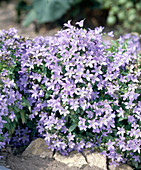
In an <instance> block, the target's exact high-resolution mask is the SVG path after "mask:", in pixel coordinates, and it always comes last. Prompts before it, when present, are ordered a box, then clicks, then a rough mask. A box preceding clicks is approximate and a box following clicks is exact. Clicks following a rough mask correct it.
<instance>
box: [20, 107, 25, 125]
mask: <svg viewBox="0 0 141 170" xmlns="http://www.w3.org/2000/svg"><path fill="white" fill-rule="evenodd" d="M20 115H21V120H22V123H23V124H24V123H25V122H26V115H25V113H24V111H23V110H21V111H20Z"/></svg>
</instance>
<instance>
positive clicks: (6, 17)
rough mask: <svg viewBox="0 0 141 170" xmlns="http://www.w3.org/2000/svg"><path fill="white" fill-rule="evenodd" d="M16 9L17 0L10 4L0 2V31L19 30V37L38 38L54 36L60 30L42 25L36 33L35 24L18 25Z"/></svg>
mask: <svg viewBox="0 0 141 170" xmlns="http://www.w3.org/2000/svg"><path fill="white" fill-rule="evenodd" d="M15 8H16V1H15V0H13V1H10V2H9V3H7V2H5V1H2V2H1V0H0V30H2V29H5V30H8V29H9V28H16V29H17V30H18V34H19V35H22V36H25V37H30V38H35V37H36V36H52V35H54V34H55V33H56V32H57V31H58V30H59V29H60V28H58V27H55V26H50V25H44V24H42V25H41V26H40V29H39V30H38V32H36V27H35V24H30V25H29V26H28V27H23V26H22V22H21V23H17V15H16V10H15ZM23 17H24V16H23Z"/></svg>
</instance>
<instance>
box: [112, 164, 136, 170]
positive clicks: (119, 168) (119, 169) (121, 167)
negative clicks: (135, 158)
mask: <svg viewBox="0 0 141 170" xmlns="http://www.w3.org/2000/svg"><path fill="white" fill-rule="evenodd" d="M109 170H133V169H132V168H131V167H130V166H129V165H126V164H120V165H119V166H116V167H114V166H113V165H110V166H109Z"/></svg>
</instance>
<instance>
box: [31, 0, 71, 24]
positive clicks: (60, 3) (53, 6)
mask: <svg viewBox="0 0 141 170" xmlns="http://www.w3.org/2000/svg"><path fill="white" fill-rule="evenodd" d="M33 7H34V9H35V12H36V19H37V22H38V23H39V24H41V23H44V22H52V21H55V20H57V19H59V18H60V17H62V16H63V15H64V14H65V13H66V11H67V10H68V9H69V8H70V7H71V5H70V2H69V1H67V0H53V1H49V2H48V3H47V2H46V0H40V1H39V0H34V1H33ZM41 11H42V12H41Z"/></svg>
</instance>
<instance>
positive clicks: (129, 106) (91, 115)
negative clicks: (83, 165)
mask: <svg viewBox="0 0 141 170" xmlns="http://www.w3.org/2000/svg"><path fill="white" fill-rule="evenodd" d="M83 22H84V20H82V21H80V22H77V23H76V26H73V25H71V21H68V23H66V24H64V26H65V29H63V30H61V31H59V32H58V33H57V34H56V35H55V36H54V37H36V38H35V39H33V40H30V39H25V38H23V37H18V36H17V34H16V32H15V29H10V30H9V31H2V32H1V35H0V42H1V44H0V50H1V51H0V52H1V53H0V56H1V58H0V59H1V63H5V64H2V65H1V82H0V84H1V91H0V93H1V94H0V101H1V102H0V119H1V122H0V134H1V137H2V136H3V137H4V135H5V134H7V133H6V132H8V134H10V130H11V128H10V127H14V126H15V127H17V126H18V125H20V123H19V122H21V123H24V124H27V123H28V121H29V120H30V121H31V120H32V121H33V122H35V124H36V128H37V130H38V133H40V135H42V137H43V138H44V139H45V141H46V143H47V145H48V146H49V148H50V149H52V150H53V151H54V150H56V151H59V152H60V153H61V154H63V155H68V154H69V152H71V151H73V150H76V151H78V152H83V150H84V149H85V148H89V149H91V150H95V149H98V150H99V151H100V152H101V153H102V154H103V155H104V156H106V157H107V158H109V159H110V164H113V165H114V166H116V165H119V163H120V162H123V163H125V162H128V163H131V164H132V165H133V166H134V167H136V168H140V167H139V164H140V160H141V157H140V142H141V128H140V127H141V126H140V125H141V116H140V113H141V97H140V93H141V90H140V74H141V67H140V54H139V51H140V43H139V37H137V36H134V35H130V34H127V35H126V36H124V37H120V38H119V39H118V40H116V41H112V42H111V43H108V42H107V41H105V40H104V36H105V33H103V27H99V28H95V29H94V30H91V29H88V30H86V29H83ZM108 35H109V36H112V37H113V36H114V35H113V32H110V33H108ZM13 131H14V128H13ZM11 133H12V132H11ZM6 139H7V141H8V138H7V136H6V137H5V138H4V139H3V138H1V143H0V146H1V147H3V146H4V142H5V141H6Z"/></svg>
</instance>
